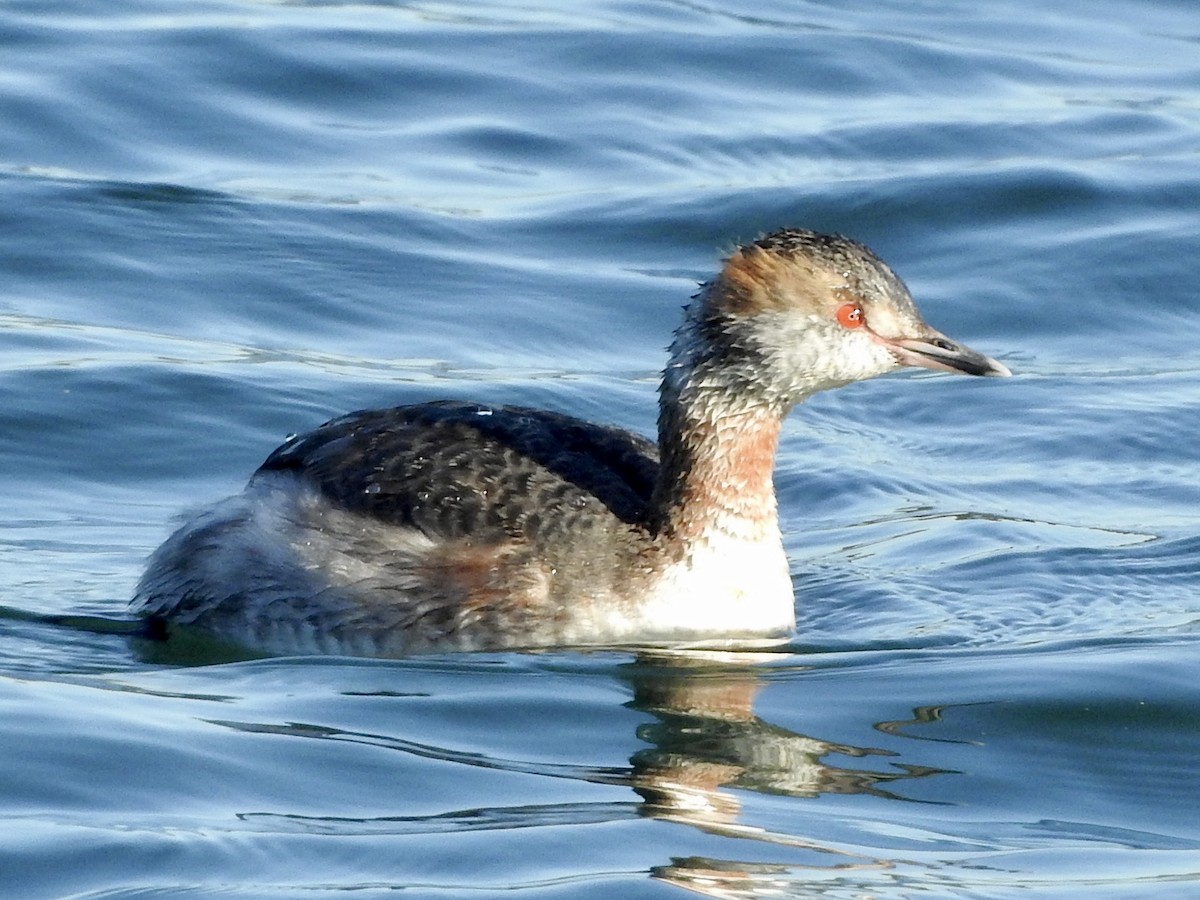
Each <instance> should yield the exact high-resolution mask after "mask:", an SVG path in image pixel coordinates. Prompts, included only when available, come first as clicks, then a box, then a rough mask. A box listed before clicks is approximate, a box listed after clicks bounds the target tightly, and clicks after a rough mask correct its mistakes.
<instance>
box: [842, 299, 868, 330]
mask: <svg viewBox="0 0 1200 900" xmlns="http://www.w3.org/2000/svg"><path fill="white" fill-rule="evenodd" d="M837 320H838V324H839V325H841V326H842V327H843V328H859V327H860V326H862V325H865V324H867V319H866V317H865V316H864V315H863V310H862V307H861V306H859V305H858V304H857V303H844V304H842V305H841V306H839V307H838V311H837Z"/></svg>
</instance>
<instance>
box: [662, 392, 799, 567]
mask: <svg viewBox="0 0 1200 900" xmlns="http://www.w3.org/2000/svg"><path fill="white" fill-rule="evenodd" d="M780 424H781V420H780V416H779V415H778V414H776V413H774V412H773V411H771V410H770V409H768V408H765V407H751V408H749V409H745V410H741V411H739V412H736V413H728V414H724V415H717V416H712V417H707V418H691V417H689V416H688V415H687V414H686V413H685V412H684V411H682V410H676V411H675V413H674V415H671V416H668V417H667V418H666V421H664V422H663V428H662V434H661V439H662V447H661V451H662V468H661V470H660V473H659V482H658V486H657V489H656V491H655V511H656V513H657V515H658V517H659V519H658V522H657V523H656V524H657V526H658V528H657V530H658V532H659V534H660V535H662V537H663V538H664V539H666V540H667V541H669V542H671V543H676V544H678V545H680V546H681V547H688V546H691V545H693V544H695V543H697V542H700V541H704V540H706V539H707V538H709V537H710V536H712V535H714V534H717V533H719V534H721V535H723V536H725V537H730V538H735V539H740V540H749V541H759V540H763V539H768V538H770V537H771V536H774V535H776V534H778V528H779V526H778V515H777V512H776V505H775V488H774V484H773V482H772V472H773V470H774V466H775V450H776V447H777V445H778V443H779V430H780Z"/></svg>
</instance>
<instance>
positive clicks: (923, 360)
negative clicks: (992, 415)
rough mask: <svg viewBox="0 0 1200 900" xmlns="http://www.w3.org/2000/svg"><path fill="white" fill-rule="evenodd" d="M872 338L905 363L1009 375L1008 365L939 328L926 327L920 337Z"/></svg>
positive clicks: (1003, 376) (974, 372) (873, 334)
mask: <svg viewBox="0 0 1200 900" xmlns="http://www.w3.org/2000/svg"><path fill="white" fill-rule="evenodd" d="M872 337H874V338H875V340H877V341H879V343H881V344H883V345H884V346H885V347H887V348H888V349H889V350H891V351H892V355H893V356H895V357H896V359H897V360H899V362H900V364H901V365H904V366H921V367H922V368H925V369H938V370H941V371H943V372H959V373H961V374H963V375H992V376H996V377H1000V378H1007V377H1008V376H1009V375H1012V372H1010V371H1009V369H1008V366H1006V365H1004V363H1002V362H998V361H997V360H994V359H992V358H991V357H990V356H984V355H983V354H982V353H979V352H978V351H976V350H972V349H971V348H970V347H968V346H966V345H965V344H960V343H958V342H957V341H952V340H950V338H948V337H946V336H945V335H944V334H942V333H941V332H940V331H936V330H934V329H933V328H929V327H928V326H926V330H925V331H924V333H923V334H922V335H921V336H920V337H911V338H887V337H883V336H882V335H879V334H876V333H874V332H872Z"/></svg>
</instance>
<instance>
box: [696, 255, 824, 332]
mask: <svg viewBox="0 0 1200 900" xmlns="http://www.w3.org/2000/svg"><path fill="white" fill-rule="evenodd" d="M720 279H721V281H722V282H723V283H724V286H725V290H724V291H722V292H721V294H720V299H719V301H718V302H719V306H720V308H721V310H722V311H723V312H726V313H730V314H732V315H753V314H754V313H757V312H765V311H767V310H782V309H788V308H792V307H794V306H795V305H796V304H797V303H798V302H805V301H808V302H809V303H811V304H812V305H813V306H814V307H819V306H823V305H825V303H826V298H828V297H830V296H831V295H834V294H835V293H837V292H844V291H845V289H846V283H845V279H844V278H843V277H842V276H840V275H838V274H837V273H836V272H830V271H829V270H828V269H825V268H823V267H821V266H819V265H817V264H815V263H814V262H812V261H811V260H809V259H806V258H804V257H802V256H793V255H789V254H784V253H780V252H778V251H773V250H765V249H763V248H762V247H757V246H754V245H751V246H749V247H743V248H741V249H740V250H738V251H737V252H736V253H734V254H733V255H732V256H731V257H729V259H727V260H726V261H725V266H724V268H722V270H721V275H720Z"/></svg>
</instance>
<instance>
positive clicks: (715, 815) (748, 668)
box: [624, 652, 944, 897]
mask: <svg viewBox="0 0 1200 900" xmlns="http://www.w3.org/2000/svg"><path fill="white" fill-rule="evenodd" d="M769 658H770V657H769V656H766V655H762V654H755V655H749V654H744V653H742V654H710V653H695V652H692V653H673V654H669V655H668V654H656V655H644V656H641V657H639V659H638V660H637V661H636V662H635V663H633V664H631V665H629V666H628V667H626V669H625V671H624V675H625V677H626V678H627V679H628V680H629V682H630V683H631V684H632V686H633V692H634V697H633V700H632V701H631V704H630V705H631V706H632V707H633V708H636V709H638V710H640V711H643V712H646V713H648V714H650V715H651V716H653V721H651V722H648V723H646V724H644V725H642V726H641V727H639V728H638V731H637V736H638V738H639V739H640V740H642V741H643V742H645V743H646V744H647V745H648V746H646V747H644V748H642V749H640V750H638V751H637V752H636V753H634V754H633V756H632V758H631V760H630V762H631V764H632V766H631V778H630V784H631V786H632V788H633V789H634V791H636V792H637V794H638V795H639V796H640V797H641V798H642V799H643V801H644V802H643V806H642V808H641V812H642V814H643V815H646V816H652V817H654V818H658V819H662V820H666V821H671V822H677V823H682V824H687V825H691V826H693V827H697V828H700V829H703V830H705V831H707V832H711V833H716V834H722V835H726V836H732V837H741V838H752V839H754V840H757V841H760V842H766V843H770V844H776V845H784V846H788V847H792V848H795V849H797V850H800V849H802V850H804V851H808V852H806V853H805V854H804V856H805V858H804V859H803V860H801V861H799V865H801V866H802V867H803V869H805V870H809V871H811V870H812V869H814V868H818V869H858V868H872V869H876V868H886V867H890V865H891V864H890V863H889V862H887V861H885V860H878V859H873V858H869V857H865V856H859V855H855V854H852V853H847V852H845V851H843V850H840V849H837V848H834V847H830V846H823V845H820V844H817V843H814V842H811V841H806V840H804V839H803V838H800V837H797V836H796V835H791V834H778V833H772V832H770V831H768V830H766V829H762V828H757V827H754V826H749V825H745V824H741V823H739V815H740V813H741V804H740V802H739V800H738V792H739V791H740V792H744V791H753V792H758V793H769V794H778V795H786V796H791V797H806V798H812V797H817V796H819V795H822V794H870V795H874V796H878V797H885V798H890V799H903V798H901V797H899V796H898V795H897V794H895V793H893V792H892V791H890V790H888V789H887V786H888V785H893V784H895V783H896V782H900V781H905V780H910V779H916V778H926V777H929V776H931V775H935V774H941V773H943V772H944V770H941V769H934V768H929V767H920V766H912V765H898V764H895V763H893V764H892V769H891V770H890V771H884V772H874V771H866V770H863V769H851V768H845V767H842V766H838V765H836V764H835V763H833V762H831V761H830V760H829V759H828V757H830V756H834V755H836V756H844V757H855V758H865V757H894V756H895V754H894V753H893V752H892V751H889V750H883V749H878V748H872V747H855V746H850V745H847V744H840V743H835V742H831V741H825V740H821V739H820V738H816V737H811V736H808V735H804V734H798V733H796V732H794V731H789V730H787V729H785V728H781V727H779V726H777V725H773V724H771V723H770V722H766V721H764V720H763V719H761V718H760V717H759V716H757V715H756V714H755V712H754V701H755V698H756V696H757V694H758V692H759V690H760V689H761V687H762V678H761V674H760V668H759V667H758V666H756V665H755V664H754V663H756V662H760V661H763V660H765V659H769ZM883 724H885V725H889V724H890V725H894V724H895V723H883ZM810 854H812V855H810ZM795 865H796V863H792V864H786V865H784V864H769V863H762V862H746V861H735V860H723V859H713V858H709V857H687V858H680V859H674V860H672V861H671V863H670V864H668V865H663V866H661V867H658V868H656V869H655V870H654V871H653V873H652V875H653V877H655V878H657V879H660V880H665V881H669V882H671V883H673V884H675V885H677V886H679V887H684V888H688V889H689V890H692V891H696V892H699V893H703V894H706V895H709V896H714V897H749V896H760V895H762V894H763V893H764V892H767V893H770V892H772V891H773V890H775V889H776V888H777V887H778V885H779V884H780V883H782V882H786V883H788V884H790V885H791V886H792V887H794V886H795V873H794V867H795Z"/></svg>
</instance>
